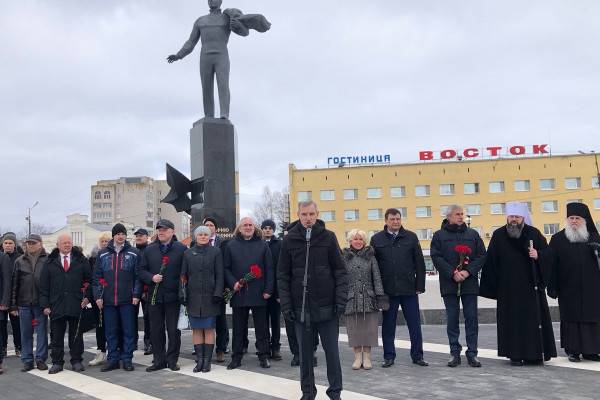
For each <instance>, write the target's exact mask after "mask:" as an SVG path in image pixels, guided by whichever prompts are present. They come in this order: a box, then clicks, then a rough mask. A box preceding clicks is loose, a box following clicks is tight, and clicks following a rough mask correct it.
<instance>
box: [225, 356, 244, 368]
mask: <svg viewBox="0 0 600 400" xmlns="http://www.w3.org/2000/svg"><path fill="white" fill-rule="evenodd" d="M241 366H242V362H241V361H240V360H238V359H237V358H232V359H231V362H230V363H229V365H228V366H227V369H236V368H239V367H241Z"/></svg>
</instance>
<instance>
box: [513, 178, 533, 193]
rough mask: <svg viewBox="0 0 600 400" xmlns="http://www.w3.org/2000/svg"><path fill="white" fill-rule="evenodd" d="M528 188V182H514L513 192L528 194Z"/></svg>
mask: <svg viewBox="0 0 600 400" xmlns="http://www.w3.org/2000/svg"><path fill="white" fill-rule="evenodd" d="M530 188H531V185H530V183H529V180H522V181H515V192H529V190H530Z"/></svg>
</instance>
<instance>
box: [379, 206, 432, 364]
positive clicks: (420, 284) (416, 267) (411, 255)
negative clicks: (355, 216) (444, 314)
mask: <svg viewBox="0 0 600 400" xmlns="http://www.w3.org/2000/svg"><path fill="white" fill-rule="evenodd" d="M371 247H373V249H374V250H375V258H376V259H377V264H378V265H379V271H380V272H381V280H382V282H383V290H384V292H385V294H386V295H387V296H388V297H389V308H388V309H387V310H386V309H385V308H386V307H385V306H384V307H382V308H383V322H382V325H381V338H382V340H383V364H382V365H381V366H382V367H383V368H389V367H391V366H392V365H394V360H395V358H396V347H395V345H394V339H395V338H396V318H397V317H398V306H400V307H402V313H403V314H404V319H405V320H406V325H407V326H408V333H409V335H410V357H411V358H412V362H413V364H416V365H420V366H421V367H426V366H427V365H429V364H428V363H427V362H426V361H425V360H424V359H423V336H422V334H421V313H420V310H419V294H421V293H424V292H425V260H424V259H423V251H422V250H421V245H420V244H419V239H418V238H417V235H415V234H414V233H413V232H411V231H409V230H406V229H404V227H403V226H402V215H401V214H400V211H398V210H397V209H395V208H390V209H388V210H386V212H385V226H384V227H383V230H382V231H380V232H377V233H376V234H375V235H373V237H372V238H371Z"/></svg>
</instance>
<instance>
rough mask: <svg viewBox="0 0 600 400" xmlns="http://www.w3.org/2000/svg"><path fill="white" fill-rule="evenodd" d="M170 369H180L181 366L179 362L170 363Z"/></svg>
mask: <svg viewBox="0 0 600 400" xmlns="http://www.w3.org/2000/svg"><path fill="white" fill-rule="evenodd" d="M169 369H170V370H171V371H179V370H180V369H181V368H179V364H171V365H169Z"/></svg>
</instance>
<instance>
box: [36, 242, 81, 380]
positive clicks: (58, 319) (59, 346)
mask: <svg viewBox="0 0 600 400" xmlns="http://www.w3.org/2000/svg"><path fill="white" fill-rule="evenodd" d="M56 245H57V248H56V249H54V250H53V251H52V253H50V256H48V259H47V261H46V265H45V266H44V268H43V269H42V275H41V277H40V300H39V301H40V307H42V308H43V309H44V314H45V315H47V316H50V349H51V351H50V357H51V358H52V368H50V371H48V372H49V373H50V374H56V373H59V372H60V371H62V370H63V365H64V354H65V352H64V340H65V331H66V330H67V325H68V327H69V331H68V332H69V350H70V353H71V365H72V366H73V371H75V372H82V371H83V370H84V368H83V365H82V364H81V361H82V360H83V332H81V331H80V332H79V334H77V335H76V333H77V324H78V321H79V316H80V315H81V313H82V309H83V308H85V307H87V305H88V304H89V299H91V298H92V288H91V285H90V283H91V280H92V268H91V267H90V264H89V262H88V260H87V259H86V258H85V257H84V255H83V253H81V251H80V250H79V249H78V248H76V247H73V239H72V238H71V236H70V235H66V234H63V235H60V236H59V237H58V239H57V243H56Z"/></svg>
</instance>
